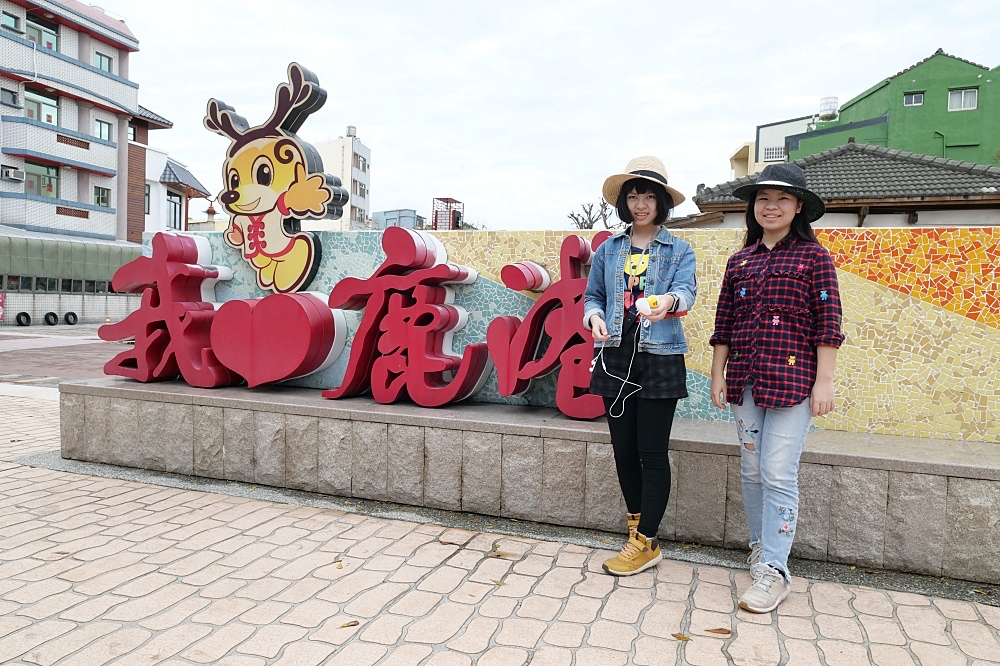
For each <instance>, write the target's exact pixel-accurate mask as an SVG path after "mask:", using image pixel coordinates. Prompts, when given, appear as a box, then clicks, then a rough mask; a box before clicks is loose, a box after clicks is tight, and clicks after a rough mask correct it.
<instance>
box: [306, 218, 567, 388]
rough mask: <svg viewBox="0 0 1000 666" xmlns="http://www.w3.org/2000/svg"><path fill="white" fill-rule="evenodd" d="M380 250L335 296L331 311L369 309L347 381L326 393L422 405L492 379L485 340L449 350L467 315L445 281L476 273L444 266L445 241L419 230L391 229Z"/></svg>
mask: <svg viewBox="0 0 1000 666" xmlns="http://www.w3.org/2000/svg"><path fill="white" fill-rule="evenodd" d="M382 249H383V250H385V254H386V259H385V261H384V262H383V263H382V265H381V266H379V268H378V270H376V271H375V273H374V274H373V275H372V276H371V277H370V278H368V279H360V278H345V279H343V280H341V281H340V282H339V283H337V285H336V286H335V287H334V288H333V292H332V293H331V294H330V300H329V305H330V307H331V308H344V309H348V310H361V309H364V315H362V317H361V324H360V326H359V327H358V331H357V333H356V335H355V337H354V340H353V343H352V346H351V356H350V359H349V361H348V366H347V372H346V373H345V375H344V381H343V382H342V383H341V385H340V386H338V387H337V388H335V389H330V390H327V391H324V392H323V397H324V398H344V397H349V396H353V395H358V394H361V393H364V392H365V391H367V390H369V389H370V390H371V393H372V397H373V398H375V400H376V401H377V402H380V403H383V404H387V403H392V402H396V401H397V400H400V399H402V398H405V397H409V399H410V400H412V401H413V402H415V403H417V404H418V405H421V406H423V407H439V406H441V405H444V404H447V403H449V402H456V401H459V400H464V399H465V398H468V397H469V396H471V395H472V394H474V393H475V392H476V391H478V390H479V389H480V388H482V385H483V384H484V383H485V381H486V376H487V374H488V373H487V369H488V365H489V354H488V353H487V350H486V345H485V344H482V343H477V344H470V345H468V346H466V348H465V350H464V352H463V354H462V356H460V357H459V356H456V355H454V354H453V353H452V352H451V338H452V336H453V334H454V333H455V331H457V330H459V329H461V328H462V327H463V326H465V323H466V320H467V313H466V312H465V310H464V309H462V308H460V307H457V306H455V305H452V304H451V303H452V299H453V293H452V290H451V289H450V288H449V287H448V286H447V285H452V284H471V283H472V282H475V280H476V278H477V277H478V275H477V273H476V271H474V270H473V269H471V268H467V267H465V266H457V265H455V264H449V263H446V261H447V254H446V252H445V250H444V247H443V246H442V245H441V243H440V241H438V240H437V239H436V238H434V237H433V236H431V235H429V234H424V233H421V232H419V231H411V230H409V229H404V228H401V227H389V228H388V229H386V230H385V232H384V233H383V235H382ZM580 316H581V317H582V316H583V315H582V314H581V315H580Z"/></svg>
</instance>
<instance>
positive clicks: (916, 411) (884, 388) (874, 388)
mask: <svg viewBox="0 0 1000 666" xmlns="http://www.w3.org/2000/svg"><path fill="white" fill-rule="evenodd" d="M927 231H928V230H924V229H891V230H866V229H860V230H822V231H821V232H820V233H819V236H820V239H821V241H822V242H823V243H824V245H826V246H827V247H828V248H829V249H830V250H831V253H832V254H833V255H834V257H835V261H837V263H838V268H839V269H840V270H839V271H838V273H839V277H840V283H841V295H842V300H843V303H844V333H845V335H846V336H847V340H846V342H845V344H844V346H843V347H842V348H841V351H840V354H839V358H838V363H837V390H838V394H839V396H840V398H839V406H838V409H837V410H836V411H835V412H833V414H831V415H830V416H828V417H825V418H823V419H819V420H818V421H817V425H818V426H820V427H822V428H827V429H833V430H846V431H853V432H873V433H883V434H893V435H904V436H920V437H934V438H942V439H966V440H970V441H982V442H1000V364H996V363H994V359H996V358H1000V330H998V327H1000V306H997V305H996V304H997V303H998V301H997V294H998V289H1000V287H998V285H1000V274H998V271H1000V268H998V248H1000V229H998V230H982V229H960V230H936V231H937V232H936V233H934V234H929V233H927ZM570 233H576V234H578V235H580V236H582V237H585V238H588V239H589V238H591V237H592V236H593V234H594V233H595V232H592V231H591V232H588V231H579V232H570V231H547V232H529V231H522V232H517V231H510V232H445V233H440V234H438V236H439V237H440V238H441V240H442V242H443V243H444V245H445V247H446V248H447V249H448V253H449V259H450V260H451V261H454V262H456V263H462V264H467V265H470V266H473V267H475V268H476V269H477V270H478V271H479V272H480V274H482V275H483V276H484V277H487V278H489V279H491V280H495V281H497V282H499V281H500V270H501V269H502V268H503V266H505V265H506V264H508V263H513V262H517V261H534V262H535V263H538V264H540V265H542V266H545V267H546V269H547V270H548V271H549V272H550V275H551V277H552V280H553V281H555V280H558V279H559V277H560V276H559V247H560V245H561V243H562V240H563V239H564V238H565V237H566V235H568V234H570ZM675 233H676V234H677V235H678V236H680V237H681V238H683V239H685V240H687V241H688V242H689V243H691V245H692V247H693V248H694V251H695V254H696V256H697V258H698V299H697V301H696V303H695V306H694V308H692V309H691V311H690V313H689V314H688V315H687V316H686V317H685V319H684V330H685V334H686V336H687V339H688V344H689V347H690V353H689V354H688V356H687V359H686V362H687V367H688V368H690V369H691V370H692V371H694V372H698V373H701V374H703V375H706V376H707V375H709V374H710V373H711V364H712V348H711V347H710V346H709V344H708V339H709V337H710V336H711V334H712V329H713V327H714V319H715V302H716V299H717V297H718V293H719V288H720V285H721V282H722V275H723V272H724V270H725V266H726V260H727V259H728V258H729V256H730V255H731V254H732V253H733V252H735V251H736V250H738V249H739V248H740V247H741V246H742V238H743V232H742V231H741V230H736V229H732V230H729V229H727V230H701V229H699V230H680V231H677V232H675ZM866 253H867V254H866ZM976 301H979V302H980V305H979V306H978V309H977V308H976V307H974V302H976Z"/></svg>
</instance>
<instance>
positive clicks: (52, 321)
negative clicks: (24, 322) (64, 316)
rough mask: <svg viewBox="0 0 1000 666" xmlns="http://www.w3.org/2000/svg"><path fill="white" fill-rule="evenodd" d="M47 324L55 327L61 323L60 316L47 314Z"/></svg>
mask: <svg viewBox="0 0 1000 666" xmlns="http://www.w3.org/2000/svg"><path fill="white" fill-rule="evenodd" d="M45 323H46V324H48V325H49V326H55V325H56V324H58V323H59V315H57V314H56V313H55V312H46V313H45Z"/></svg>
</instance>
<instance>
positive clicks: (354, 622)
mask: <svg viewBox="0 0 1000 666" xmlns="http://www.w3.org/2000/svg"><path fill="white" fill-rule="evenodd" d="M356 626H358V621H357V620H351V621H350V622H345V623H344V624H342V625H340V626H339V627H337V628H338V629H346V628H347V627H356Z"/></svg>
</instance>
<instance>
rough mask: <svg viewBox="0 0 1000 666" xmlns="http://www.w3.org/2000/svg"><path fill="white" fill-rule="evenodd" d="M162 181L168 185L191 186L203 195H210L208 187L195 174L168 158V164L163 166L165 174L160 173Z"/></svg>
mask: <svg viewBox="0 0 1000 666" xmlns="http://www.w3.org/2000/svg"><path fill="white" fill-rule="evenodd" d="M160 182H161V183H165V184H167V185H183V186H186V187H190V188H191V189H192V190H194V191H196V192H198V193H199V194H201V196H203V197H207V196H209V194H208V189H206V188H205V186H204V185H202V184H201V183H200V182H198V179H197V178H195V177H194V174H192V173H191V172H190V171H188V170H187V169H185V168H184V167H182V166H181V165H180V164H178V163H177V162H174V161H173V160H167V165H166V166H165V167H163V174H161V175H160Z"/></svg>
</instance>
